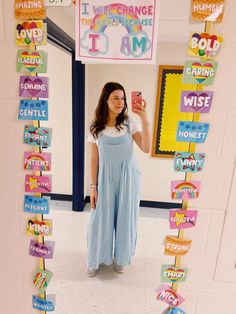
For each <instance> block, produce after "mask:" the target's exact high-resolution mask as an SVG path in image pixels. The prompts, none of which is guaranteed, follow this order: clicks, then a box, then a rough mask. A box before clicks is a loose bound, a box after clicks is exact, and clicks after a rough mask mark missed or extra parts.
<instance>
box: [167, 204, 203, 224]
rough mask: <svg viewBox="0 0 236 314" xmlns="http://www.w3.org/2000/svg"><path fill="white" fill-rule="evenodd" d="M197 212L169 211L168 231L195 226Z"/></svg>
mask: <svg viewBox="0 0 236 314" xmlns="http://www.w3.org/2000/svg"><path fill="white" fill-rule="evenodd" d="M197 213H198V212H197V210H190V209H188V210H175V209H170V211H169V223H170V229H186V228H191V227H194V226H195V225H196V222H197Z"/></svg>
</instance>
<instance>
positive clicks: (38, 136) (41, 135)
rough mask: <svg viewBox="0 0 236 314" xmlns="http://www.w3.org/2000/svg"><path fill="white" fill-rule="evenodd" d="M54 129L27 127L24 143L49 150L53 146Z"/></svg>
mask: <svg viewBox="0 0 236 314" xmlns="http://www.w3.org/2000/svg"><path fill="white" fill-rule="evenodd" d="M51 140H52V129H51V128H36V127H34V126H33V125H25V128H24V143H25V144H29V145H33V146H42V147H43V148H47V147H49V146H50V145H51Z"/></svg>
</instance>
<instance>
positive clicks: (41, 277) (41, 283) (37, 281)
mask: <svg viewBox="0 0 236 314" xmlns="http://www.w3.org/2000/svg"><path fill="white" fill-rule="evenodd" d="M52 276H53V273H52V272H50V271H49V270H47V269H45V270H41V269H38V270H37V271H36V272H35V274H34V278H33V282H34V285H35V287H36V288H37V289H38V290H39V293H43V292H44V291H45V290H46V289H47V287H48V284H49V282H50V280H51V278H52Z"/></svg>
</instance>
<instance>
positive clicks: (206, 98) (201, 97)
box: [180, 90, 213, 113]
mask: <svg viewBox="0 0 236 314" xmlns="http://www.w3.org/2000/svg"><path fill="white" fill-rule="evenodd" d="M212 99H213V92H208V91H191V90H188V91H182V93H181V104H180V111H181V112H194V113H196V112H199V113H208V112H210V109H211V104H212Z"/></svg>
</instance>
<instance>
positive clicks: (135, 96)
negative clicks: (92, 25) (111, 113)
mask: <svg viewBox="0 0 236 314" xmlns="http://www.w3.org/2000/svg"><path fill="white" fill-rule="evenodd" d="M135 101H136V102H135ZM131 104H132V107H135V106H136V105H138V104H140V105H142V92H140V91H133V92H131Z"/></svg>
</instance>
